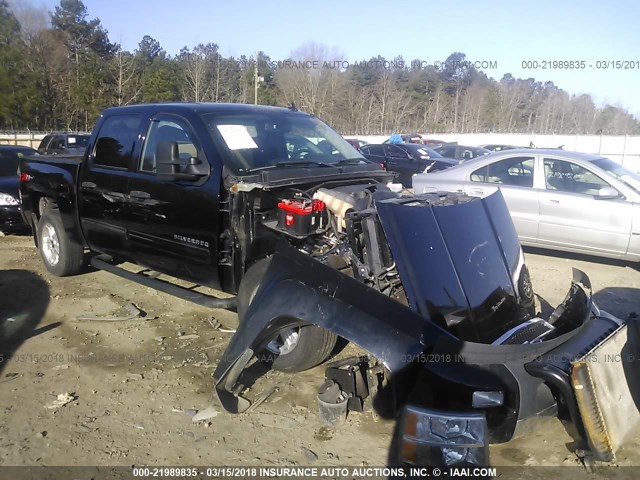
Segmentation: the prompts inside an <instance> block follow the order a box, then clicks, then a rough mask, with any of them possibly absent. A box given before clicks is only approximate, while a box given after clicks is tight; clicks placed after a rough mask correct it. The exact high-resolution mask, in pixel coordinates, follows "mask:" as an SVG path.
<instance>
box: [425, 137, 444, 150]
mask: <svg viewBox="0 0 640 480" xmlns="http://www.w3.org/2000/svg"><path fill="white" fill-rule="evenodd" d="M422 141H423V142H424V144H425V145H426V146H427V147H431V148H436V147H440V146H442V145H444V144H445V143H448V142H445V141H444V140H435V139H422Z"/></svg>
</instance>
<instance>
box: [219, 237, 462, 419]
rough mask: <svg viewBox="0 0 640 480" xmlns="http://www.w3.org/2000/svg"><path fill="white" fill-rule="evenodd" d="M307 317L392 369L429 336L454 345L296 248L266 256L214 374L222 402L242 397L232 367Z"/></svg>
mask: <svg viewBox="0 0 640 480" xmlns="http://www.w3.org/2000/svg"><path fill="white" fill-rule="evenodd" d="M304 324H314V325H317V326H319V327H322V328H325V329H327V330H330V331H332V332H333V333H335V334H337V335H339V336H341V337H343V338H345V339H346V340H348V341H350V342H353V343H354V344H357V345H359V346H360V347H362V348H363V349H365V350H366V351H368V352H369V353H370V354H371V355H373V356H374V357H376V358H377V359H378V360H380V361H381V362H382V363H383V365H384V366H385V367H386V368H387V370H389V372H390V373H391V374H392V375H393V374H396V373H397V372H399V371H400V370H402V369H403V368H404V367H406V366H407V364H409V363H411V358H417V357H418V356H419V355H420V353H422V352H424V351H426V350H431V349H432V348H433V347H434V346H435V345H436V343H442V342H443V341H444V340H448V341H446V342H444V343H447V344H455V343H457V340H456V339H455V338H454V337H453V336H452V335H451V334H449V333H448V332H447V331H445V330H443V329H442V328H440V327H439V326H438V325H436V324H434V323H433V322H430V321H425V319H424V318H423V317H421V316H420V315H418V314H417V313H415V312H413V311H412V310H410V309H409V308H408V307H405V306H404V305H402V304H400V303H399V302H397V301H395V300H392V299H391V298H389V297H387V296H385V295H383V294H381V293H379V292H377V291H376V290H374V289H372V288H370V287H367V286H366V285H364V284H362V283H360V282H358V281H357V280H354V279H353V278H350V277H347V276H346V275H344V274H342V273H340V272H337V271H336V270H334V269H332V268H330V267H327V266H325V265H323V264H321V263H320V262H318V261H316V260H314V259H312V258H311V257H309V256H308V255H305V254H302V253H300V252H298V251H297V250H294V249H290V248H285V249H283V250H280V251H278V252H277V253H276V254H274V255H273V256H272V257H271V260H270V264H269V266H268V268H267V270H266V273H265V275H264V277H263V278H262V280H261V282H260V288H259V289H258V291H257V292H256V294H255V297H254V299H253V301H252V302H251V305H250V306H249V308H248V310H247V312H246V315H245V316H244V318H243V319H242V321H241V322H240V325H239V327H238V330H237V331H236V333H235V335H234V336H233V338H232V339H231V341H230V343H229V346H228V347H227V350H226V351H225V353H224V355H223V357H222V359H221V361H220V363H219V364H218V367H217V369H216V371H215V373H214V380H215V386H216V391H217V394H218V397H219V398H220V401H221V403H222V405H223V407H224V408H225V409H226V410H228V411H229V412H232V413H239V412H242V411H244V410H246V408H248V407H249V405H250V403H249V401H248V400H246V399H244V398H242V397H240V396H238V395H237V394H236V393H234V391H235V387H236V383H237V380H238V377H239V376H240V373H241V372H242V370H243V369H244V368H245V366H246V365H247V364H248V362H249V361H250V360H251V358H252V357H253V356H254V353H255V352H257V351H259V350H260V349H261V348H263V347H264V345H265V344H266V343H267V342H268V341H269V340H270V339H272V338H273V337H274V336H275V334H276V333H277V332H278V331H279V330H281V329H283V328H287V327H291V326H294V325H304Z"/></svg>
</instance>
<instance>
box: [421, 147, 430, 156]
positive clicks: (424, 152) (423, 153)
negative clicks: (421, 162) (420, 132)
mask: <svg viewBox="0 0 640 480" xmlns="http://www.w3.org/2000/svg"><path fill="white" fill-rule="evenodd" d="M418 152H420V154H421V155H429V152H427V151H426V150H425V149H424V148H419V149H418Z"/></svg>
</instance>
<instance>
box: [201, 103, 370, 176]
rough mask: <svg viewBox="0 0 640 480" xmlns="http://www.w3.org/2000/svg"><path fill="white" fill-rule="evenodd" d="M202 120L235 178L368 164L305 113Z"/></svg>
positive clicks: (279, 113)
mask: <svg viewBox="0 0 640 480" xmlns="http://www.w3.org/2000/svg"><path fill="white" fill-rule="evenodd" d="M203 118H204V120H205V122H206V124H207V127H208V129H209V132H210V133H211V135H212V136H213V138H214V141H216V143H219V144H221V145H222V146H223V149H224V150H225V151H226V154H227V155H225V156H226V162H225V163H226V165H227V166H228V167H229V168H231V170H232V171H234V172H235V173H236V174H240V175H242V174H246V173H250V172H252V171H256V170H262V169H265V168H272V167H276V166H283V165H294V166H300V165H303V166H305V167H322V166H332V165H337V164H344V163H356V164H357V163H369V162H368V161H367V160H366V159H365V158H364V157H363V156H362V155H361V154H360V153H359V152H358V151H357V150H356V149H355V148H354V147H352V146H351V145H349V143H348V142H347V141H346V140H345V139H344V138H342V137H341V136H340V135H339V134H338V133H336V132H335V131H333V130H332V129H331V128H329V127H328V126H327V125H326V124H325V123H323V122H322V121H320V120H319V119H317V118H316V117H312V116H309V115H307V114H304V113H297V112H290V111H273V112H266V113H250V114H240V115H239V114H233V113H231V114H207V115H204V116H203ZM219 138H221V139H222V141H218V139H219Z"/></svg>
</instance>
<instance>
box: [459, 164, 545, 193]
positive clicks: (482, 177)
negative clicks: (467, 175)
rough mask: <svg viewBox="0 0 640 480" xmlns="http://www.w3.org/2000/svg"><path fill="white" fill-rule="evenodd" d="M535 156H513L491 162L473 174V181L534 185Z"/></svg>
mask: <svg viewBox="0 0 640 480" xmlns="http://www.w3.org/2000/svg"><path fill="white" fill-rule="evenodd" d="M533 166H534V158H533V157H511V158H506V159H504V160H500V161H498V162H494V163H490V164H489V165H486V166H484V167H482V168H479V169H478V170H476V171H474V172H473V173H472V174H471V181H472V182H483V183H499V184H502V185H511V186H514V187H529V188H531V187H533Z"/></svg>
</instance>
